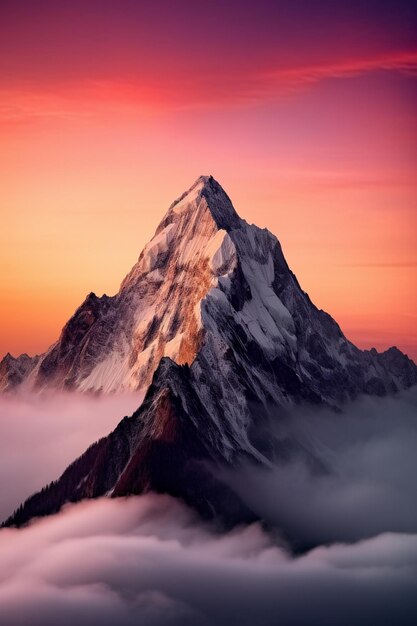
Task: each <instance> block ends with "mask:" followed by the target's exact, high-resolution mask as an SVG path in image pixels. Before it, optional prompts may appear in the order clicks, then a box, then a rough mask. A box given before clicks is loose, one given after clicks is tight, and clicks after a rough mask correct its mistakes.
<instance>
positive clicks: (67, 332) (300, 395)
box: [0, 176, 417, 523]
mask: <svg viewBox="0 0 417 626" xmlns="http://www.w3.org/2000/svg"><path fill="white" fill-rule="evenodd" d="M9 361H10V359H9ZM12 366H13V368H14V369H16V363H14V362H13V363H12ZM1 367H2V369H1V370H0V371H1V379H0V380H1V385H2V387H3V388H11V387H13V386H15V385H19V384H21V385H26V386H32V387H35V388H40V389H42V388H50V387H53V388H63V387H65V388H72V389H79V390H86V391H87V390H96V391H98V390H101V391H104V392H111V391H121V390H126V389H139V388H147V389H148V390H147V394H146V398H145V401H144V403H143V405H142V406H141V407H140V409H138V411H137V412H136V413H135V414H134V415H133V416H132V418H129V419H125V420H123V421H122V422H121V423H120V424H119V426H118V427H117V428H116V430H115V431H114V432H113V433H111V434H110V435H109V437H107V438H105V439H103V440H101V441H100V442H98V443H97V444H95V445H94V446H92V447H91V448H90V449H89V450H88V451H87V452H86V454H85V455H83V457H81V458H80V459H79V460H78V461H76V462H75V463H74V464H72V465H71V466H70V468H68V470H67V471H66V472H65V474H64V475H63V477H62V479H61V480H60V481H58V482H57V483H54V484H53V485H52V486H51V487H50V488H48V489H49V491H48V490H47V494H45V493H44V494H43V495H42V494H38V495H37V496H34V497H33V498H32V499H31V500H29V501H28V503H27V505H26V508H24V510H23V511H22V512H21V513H20V514H19V515H20V517H19V518H14V520H12V522H11V523H21V522H22V521H24V520H25V519H28V518H29V517H31V516H33V515H36V514H44V513H45V512H50V511H52V510H56V509H57V508H59V506H61V504H63V503H64V502H65V501H66V500H68V499H71V500H77V499H82V498H84V497H92V496H98V495H103V494H105V493H112V494H113V495H123V494H126V493H138V492H141V491H143V490H146V489H156V490H159V491H161V490H162V491H168V492H169V493H173V494H174V495H178V494H179V495H182V496H183V497H185V498H186V499H188V500H189V501H193V502H194V503H195V499H196V498H197V499H198V498H199V497H200V496H198V494H199V493H200V491H201V488H202V487H201V485H202V484H203V483H204V484H205V485H206V488H207V489H210V487H209V485H210V484H211V482H210V481H211V478H210V477H209V478H208V477H207V474H206V470H203V469H202V466H201V461H204V460H206V459H207V458H209V459H211V460H213V459H217V461H219V460H221V461H222V462H226V463H231V462H233V460H234V459H235V458H236V457H237V456H239V455H242V454H243V455H245V456H247V457H251V458H253V459H256V460H257V461H258V462H261V463H265V462H268V460H267V456H268V455H267V453H266V451H265V445H266V444H265V441H264V440H263V437H262V432H263V427H264V423H265V419H267V416H268V415H269V414H270V409H271V407H273V408H274V412H275V413H276V412H277V411H279V410H280V409H282V408H283V407H288V406H291V405H294V404H295V403H299V402H313V403H325V404H327V405H331V406H335V407H340V406H342V405H343V403H344V402H345V401H347V400H349V399H351V398H354V397H355V396H357V395H358V394H361V393H365V394H377V395H384V394H387V393H392V392H395V391H397V390H400V389H404V388H407V387H410V386H411V385H413V384H415V383H417V367H416V366H415V364H414V363H413V362H412V361H411V360H410V359H408V357H406V356H405V355H404V354H402V353H401V352H400V351H399V350H397V349H394V348H391V349H390V350H387V351H386V352H384V353H382V354H380V353H378V352H377V351H376V350H374V349H373V350H370V351H366V350H365V351H362V350H359V349H358V348H357V347H355V346H354V345H353V344H352V343H350V342H349V341H348V340H347V339H346V337H345V336H344V334H343V333H342V331H341V329H340V328H339V326H338V324H337V323H336V322H335V321H334V320H333V319H332V318H331V317H330V315H328V314H327V313H325V312H324V311H322V310H320V309H318V308H317V307H316V306H315V305H314V304H313V303H312V302H311V300H310V298H309V297H308V295H307V294H306V293H305V292H304V291H303V290H302V289H301V287H300V285H299V283H298V281H297V279H296V277H295V276H294V274H293V273H292V272H291V270H290V269H289V267H288V265H287V263H286V261H285V258H284V256H283V253H282V250H281V246H280V243H279V241H278V240H277V238H276V237H275V236H274V235H272V234H271V233H270V232H269V231H268V230H266V229H260V228H258V227H257V226H254V225H249V224H247V223H246V222H245V221H244V220H242V219H241V218H239V216H238V215H237V213H236V211H235V210H234V208H233V205H232V203H231V201H230V199H229V197H228V196H227V194H226V193H225V192H224V190H223V189H222V187H221V186H220V185H219V183H217V182H216V181H215V180H214V179H213V178H212V177H211V176H202V177H200V178H198V179H197V181H196V182H195V183H194V185H192V186H191V187H190V189H189V190H188V191H186V192H185V193H184V194H182V195H181V196H180V197H179V198H178V200H176V201H175V202H174V203H173V204H172V205H171V206H170V207H169V209H168V211H167V213H166V215H165V216H164V218H163V219H162V221H161V223H160V225H159V226H158V228H157V230H156V233H155V236H154V237H153V239H152V240H151V241H150V242H149V243H148V244H147V245H146V246H145V248H144V250H143V251H142V253H141V255H140V256H139V259H138V261H137V263H136V264H135V265H134V267H133V268H132V270H131V271H130V272H129V274H128V275H127V276H126V278H125V279H124V280H123V282H122V284H121V287H120V290H119V292H118V293H117V294H116V295H115V296H113V297H108V296H103V297H101V298H98V297H97V296H96V295H95V294H93V293H91V294H90V295H89V296H88V297H87V298H86V300H85V301H84V303H83V304H82V305H81V306H80V308H79V309H78V310H77V311H76V312H75V314H74V316H73V317H72V318H71V319H70V320H69V322H68V323H67V324H66V325H65V327H64V329H63V331H62V333H61V336H60V338H59V340H58V341H57V342H56V343H55V344H54V345H53V346H52V347H51V348H50V349H49V350H48V351H47V352H46V353H45V354H44V355H42V356H40V357H39V358H38V360H34V361H33V362H32V363H31V366H30V367H29V365H28V363H27V361H26V360H25V361H24V363H23V362H22V364H21V366H19V373H18V375H11V373H10V372H11V369H10V367H9V365H8V364H7V363H6V364H5V362H4V361H3V363H2V366H1ZM151 383H152V384H151ZM266 447H267V445H266ZM203 465H204V463H203ZM202 474H203V475H204V477H205V478H204V480H203V479H202ZM197 477H200V478H201V481H200V480H199V479H198V478H197ZM196 481H197V482H196ZM207 481H208V482H207ZM216 494H217V495H216V497H218V495H219V492H218V490H217V489H216ZM201 497H203V496H201ZM228 497H229V496H228ZM203 500H204V502H201V503H200V504H201V506H202V507H203V508H204V506H206V505H207V502H208V501H209V502H210V506H213V500H212V499H210V498H208V496H207V493H206V494H205V495H204V497H203ZM204 503H205V504H204ZM207 506H208V505H207Z"/></svg>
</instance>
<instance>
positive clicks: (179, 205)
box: [157, 175, 241, 232]
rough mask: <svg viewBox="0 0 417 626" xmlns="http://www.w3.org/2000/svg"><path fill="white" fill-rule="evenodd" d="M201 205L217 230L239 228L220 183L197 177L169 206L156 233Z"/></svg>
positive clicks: (238, 219)
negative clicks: (206, 210) (205, 208)
mask: <svg viewBox="0 0 417 626" xmlns="http://www.w3.org/2000/svg"><path fill="white" fill-rule="evenodd" d="M201 203H203V204H204V206H205V207H207V208H208V210H209V211H210V213H211V215H212V217H213V219H214V221H215V223H216V225H217V227H218V228H221V229H224V230H227V231H229V230H231V229H232V228H239V226H240V223H241V219H240V217H239V215H238V214H237V213H236V211H235V208H234V206H233V204H232V202H231V200H230V198H229V196H228V195H227V193H226V192H225V191H224V189H223V187H222V186H221V185H220V183H218V182H217V180H215V179H214V178H213V176H211V175H208V176H199V177H198V178H197V180H196V181H195V182H194V183H193V184H192V185H191V187H190V188H189V189H187V190H186V191H185V192H184V193H182V194H181V195H180V196H179V198H177V199H176V200H175V201H174V202H173V203H172V204H171V206H170V207H169V209H168V213H167V214H166V216H165V218H164V220H163V221H162V223H161V224H160V226H159V228H158V231H159V230H162V228H165V226H167V225H168V224H169V223H171V222H173V221H176V220H177V216H178V215H183V214H187V213H190V214H191V213H194V212H195V210H196V209H197V208H199V207H200V204H201ZM158 231H157V232H158Z"/></svg>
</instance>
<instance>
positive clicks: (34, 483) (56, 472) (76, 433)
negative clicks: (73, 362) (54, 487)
mask: <svg viewBox="0 0 417 626" xmlns="http://www.w3.org/2000/svg"><path fill="white" fill-rule="evenodd" d="M142 398H143V394H123V395H114V396H93V395H83V394H77V393H67V394H51V395H34V394H30V395H10V396H7V395H3V396H0V521H3V520H4V519H5V518H6V517H8V516H9V515H10V514H11V513H12V512H13V510H14V509H15V508H16V507H17V506H19V504H21V502H22V501H23V500H25V499H26V498H27V497H29V496H30V495H32V493H34V492H35V491H38V490H39V489H41V488H42V487H43V486H44V485H45V484H47V483H49V482H50V481H51V480H55V479H56V478H58V476H60V474H62V472H63V471H64V470H65V469H66V467H67V466H68V465H69V464H70V463H71V462H72V461H73V460H74V459H75V458H76V457H78V456H79V455H80V454H82V453H83V452H84V451H85V449H86V448H88V446H89V445H90V444H92V443H93V442H94V441H96V440H97V439H99V438H100V437H103V436H104V435H107V434H108V433H109V432H110V431H111V430H113V429H114V428H115V427H116V425H117V424H118V422H119V421H120V420H121V419H122V417H124V415H131V414H132V412H133V411H134V410H135V409H136V408H137V407H138V406H139V405H140V403H141V402H142Z"/></svg>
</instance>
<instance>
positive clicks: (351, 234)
mask: <svg viewBox="0 0 417 626" xmlns="http://www.w3.org/2000/svg"><path fill="white" fill-rule="evenodd" d="M413 5H414V8H413ZM416 26H417V8H416V6H415V3H414V2H411V1H409V2H405V1H403V0H396V1H392V2H384V1H381V0H379V1H376V0H375V1H374V0H370V1H361V2H357V1H355V0H353V1H337V0H333V1H329V0H324V1H320V2H314V1H308V0H303V1H302V0H292V1H289V0H288V1H285V2H281V1H279V0H276V1H269V2H267V1H265V0H256V1H245V0H240V1H239V2H234V1H229V2H227V1H224V2H219V1H211V2H208V1H206V2H199V1H197V0H194V1H193V2H191V1H181V0H179V1H177V2H172V0H171V1H166V2H165V1H157V0H153V1H146V0H144V1H142V0H136V1H134V0H130V1H126V0H120V1H116V0H114V1H112V2H108V1H106V0H96V1H90V0H68V1H66V0H50V1H41V0H40V1H37V0H33V1H30V2H28V1H27V0H26V1H22V0H10V1H7V0H2V2H1V4H0V133H1V142H0V198H1V205H0V206H1V229H0V267H1V273H0V281H1V285H0V289H1V291H0V293H1V307H0V356H2V355H3V354H4V353H6V352H7V351H10V352H12V353H13V354H14V355H16V354H18V353H20V352H28V353H30V354H33V353H36V352H43V351H44V350H45V349H46V348H47V347H48V345H49V344H51V343H52V342H53V341H54V340H55V339H56V338H57V337H58V334H59V332H60V329H61V327H62V325H63V324H64V323H65V321H66V320H67V319H68V318H69V316H70V315H71V314H72V313H73V312H74V310H75V308H76V307H77V306H78V305H79V304H80V303H81V302H82V300H83V299H84V298H85V296H86V294H87V293H88V292H90V291H94V292H95V293H97V294H98V295H101V294H102V293H104V292H105V293H108V294H113V293H115V292H116V291H117V290H118V287H119V284H120V282H121V280H122V278H123V277H124V275H125V274H126V273H127V272H128V270H129V269H130V267H131V266H132V265H133V264H134V263H135V261H136V259H137V257H138V255H139V253H140V251H141V249H142V247H143V246H144V244H145V243H146V242H147V241H148V240H149V239H150V238H151V236H152V234H153V232H154V230H155V228H156V226H157V225H158V223H159V221H160V220H161V218H162V216H163V214H164V212H165V211H166V209H167V208H168V206H169V204H170V203H171V202H172V201H173V200H174V199H175V198H176V197H177V196H179V195H180V194H181V193H182V192H183V191H184V190H185V189H186V188H188V187H189V186H190V185H191V184H192V183H193V181H194V180H195V179H196V178H197V177H198V176H199V175H200V174H212V175H213V176H214V177H215V178H216V179H217V180H218V181H219V182H220V183H221V184H222V185H223V187H224V188H225V190H226V191H227V193H228V194H229V195H230V197H231V199H232V201H233V203H234V205H235V207H236V209H237V211H238V213H239V214H240V215H241V216H242V217H244V218H245V219H247V220H248V221H249V222H255V223H256V224H258V225H259V226H262V227H263V226H266V227H268V228H269V229H270V230H271V231H272V232H274V233H275V234H276V235H277V236H278V238H279V239H280V241H281V243H282V246H283V250H284V253H285V255H286V257H287V260H288V262H289V264H290V266H291V268H292V269H293V271H294V272H295V273H296V275H297V277H298V278H299V280H300V283H301V285H302V287H303V288H304V289H305V290H306V291H307V292H308V293H309V295H310V296H311V298H312V299H313V301H314V302H315V303H316V304H317V305H318V306H319V307H320V308H323V309H325V310H327V311H328V312H329V313H330V314H331V315H333V317H335V318H336V319H337V321H338V322H339V323H340V325H341V327H342V329H343V330H344V332H345V333H346V334H347V336H348V337H349V339H351V340H353V341H354V342H356V343H357V344H358V345H359V346H361V347H367V348H368V347H371V346H376V347H377V348H378V349H385V348H387V347H388V346H390V345H397V346H398V347H400V348H401V349H403V350H404V351H405V352H406V353H408V354H409V356H412V357H413V358H417V329H416V321H417V306H416V305H417V284H416V283H417V281H416V276H417V247H416V240H417V177H416V172H417V167H416V166H417V125H416V110H417V41H416V34H415V33H416Z"/></svg>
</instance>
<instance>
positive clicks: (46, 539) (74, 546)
mask: <svg viewBox="0 0 417 626" xmlns="http://www.w3.org/2000/svg"><path fill="white" fill-rule="evenodd" d="M91 401H92V402H93V400H91ZM112 401H113V402H117V398H114V399H113V400H112ZM43 402H44V403H45V405H44V409H45V412H44V413H43V417H41V416H40V415H39V414H34V413H31V412H30V410H29V411H28V412H27V414H26V415H27V419H39V420H40V423H41V424H42V428H41V429H40V431H39V432H43V433H44V434H45V436H46V437H48V439H49V445H43V446H42V454H41V455H40V454H39V452H38V451H37V450H36V449H32V448H31V446H30V444H29V441H28V438H27V437H26V435H25V436H23V439H22V440H21V441H20V440H19V435H18V429H17V427H16V429H15V430H14V429H13V427H12V426H10V425H9V431H7V427H4V425H3V426H2V428H3V431H2V432H3V433H5V432H6V433H7V432H9V433H11V434H13V433H14V436H15V440H14V448H15V450H14V456H13V455H11V454H10V450H9V449H8V448H9V446H8V443H7V441H5V440H4V439H3V437H2V438H1V439H0V448H1V449H0V459H2V460H1V461H0V479H1V481H2V483H1V485H2V488H3V485H6V486H7V484H8V485H13V483H14V480H15V479H14V476H15V473H16V475H17V476H20V477H21V480H22V481H23V482H24V479H25V480H26V478H27V479H28V480H29V474H30V470H29V469H26V470H25V471H26V474H24V472H23V470H22V469H21V467H20V466H21V464H22V463H24V464H26V465H28V466H29V468H32V471H33V472H37V471H40V469H39V468H37V467H35V466H37V465H39V464H41V465H42V464H43V463H44V464H45V467H46V468H47V471H46V473H47V474H48V478H47V480H50V479H51V478H52V477H53V476H50V475H49V473H50V472H51V471H54V468H55V463H57V461H56V459H55V456H54V455H55V453H53V452H52V451H50V448H51V447H53V443H54V439H56V440H57V441H61V443H62V446H63V448H65V445H64V443H63V442H64V440H65V439H66V437H68V436H70V432H71V428H69V429H68V428H67V427H65V428H64V427H63V428H64V430H63V431H61V429H60V427H59V426H55V427H52V424H51V434H48V420H51V422H52V421H53V420H57V419H59V415H60V412H59V411H58V409H59V406H55V408H54V409H53V408H52V407H53V405H51V411H50V412H49V415H47V413H48V410H47V405H46V400H43ZM51 402H52V403H54V402H56V399H54V400H51ZM68 402H71V400H68ZM76 402H81V400H80V399H78V400H77V401H76ZM97 402H98V404H97V408H98V407H99V406H101V408H102V409H103V411H104V414H106V411H105V410H104V404H105V403H106V400H105V399H100V400H97ZM100 403H101V404H100ZM3 408H4V407H2V411H3ZM29 408H30V407H29ZM93 408H94V405H91V406H90V410H89V411H88V414H90V412H91V411H93ZM114 408H117V407H116V406H115V407H114ZM120 408H121V407H120ZM126 408H128V407H126ZM109 410H110V409H109ZM67 411H68V414H70V409H69V408H68V407H67ZM126 412H129V411H126ZM40 413H42V412H41V411H40ZM93 413H94V411H93ZM119 413H120V411H119ZM122 413H123V411H122ZM16 414H17V412H16V411H15V412H14V413H13V415H14V416H15V415H16ZM23 414H24V412H22V415H23ZM4 415H5V414H4V413H2V421H4ZM7 415H11V413H10V412H8V413H7ZM84 416H86V413H84ZM119 417H120V415H119ZM86 419H88V415H87V418H86ZM91 419H93V421H95V420H96V418H93V417H92V418H91ZM22 420H23V422H24V419H23V417H22ZM6 421H7V420H6ZM64 421H65V420H64ZM116 421H117V420H116ZM113 425H114V423H111V419H109V422H107V424H104V423H103V424H102V425H100V426H95V427H94V428H96V429H97V430H94V429H93V430H94V433H93V431H90V434H94V436H93V439H94V438H95V437H96V436H98V434H104V432H101V433H99V432H98V431H99V430H100V428H101V426H103V429H104V431H105V430H106V428H107V429H108V427H109V426H110V427H113ZM69 426H70V424H69ZM79 427H81V429H83V426H82V424H80V423H79V422H77V428H79ZM85 427H86V428H87V426H85ZM5 428H6V430H5ZM91 428H93V427H91ZM35 431H36V428H35V427H33V430H32V432H35ZM274 437H275V438H276V439H277V440H279V441H280V442H281V443H282V445H283V449H284V448H285V442H286V441H288V440H293V441H296V442H297V446H296V450H298V451H296V452H295V454H292V455H287V456H286V460H285V461H283V460H282V459H277V462H276V463H275V465H274V466H273V467H272V468H271V469H269V470H261V469H260V468H259V467H253V466H249V465H247V466H245V467H241V468H239V470H238V471H236V472H232V473H230V472H228V473H227V474H225V476H224V478H225V480H227V481H228V483H229V484H230V485H232V486H233V488H234V489H235V490H236V491H237V492H238V493H239V494H240V495H241V497H243V499H244V500H245V501H246V502H247V503H248V504H249V505H250V506H251V507H252V508H253V509H254V510H255V511H257V512H258V513H259V515H261V516H262V517H263V519H264V520H266V524H263V525H262V524H260V523H255V524H252V525H249V526H248V525H247V526H242V527H239V528H236V529H234V530H232V531H229V532H227V533H225V532H223V533H220V532H219V530H218V529H216V528H215V527H214V526H212V525H210V524H208V523H206V522H202V521H201V520H200V519H199V518H198V517H197V515H196V514H195V513H194V512H192V511H190V510H189V509H188V508H187V507H186V506H185V505H184V504H182V503H180V502H178V501H176V500H174V499H172V498H170V497H168V496H163V495H154V494H147V495H144V496H139V497H132V498H127V499H118V500H110V499H100V500H96V501H89V502H83V503H80V504H76V505H69V506H67V507H66V508H65V509H64V510H63V511H62V512H61V513H59V514H58V515H55V516H52V517H50V518H47V519H43V520H39V521H35V522H33V523H32V524H31V525H30V526H28V527H27V528H24V529H20V530H16V529H3V530H1V531H0V624H1V626H3V625H4V626H18V625H19V626H22V625H26V624H30V625H31V626H55V625H57V624H59V625H62V626H66V625H70V624H71V625H73V624H77V626H87V625H88V626H90V625H96V624H99V625H103V626H107V625H109V626H110V625H112V626H113V625H115V624H117V625H118V626H130V625H132V626H133V624H135V625H136V624H141V626H142V625H143V626H148V625H149V626H157V625H161V626H165V625H172V626H174V625H175V626H177V625H178V626H180V625H181V626H188V625H189V626H200V625H201V626H209V625H211V626H226V625H227V626H229V625H231V624H239V625H243V626H267V625H268V626H276V625H277V624H279V625H281V626H305V625H306V624H308V625H309V626H316V625H317V626H327V625H328V626H345V625H346V626H362V625H367V626H368V625H369V624H372V625H373V624H375V625H378V626H402V625H404V626H406V625H407V626H408V625H410V626H415V624H416V623H417V487H416V477H417V471H416V470H417V454H416V452H417V390H416V389H414V390H410V391H409V392H407V393H404V394H401V396H398V397H397V398H395V399H392V398H389V399H373V400H371V399H369V398H367V399H363V400H360V401H358V402H356V403H354V404H352V405H351V406H350V407H349V408H348V409H347V410H345V412H344V413H341V414H335V413H332V412H327V411H312V410H307V409H305V410H298V411H297V412H294V413H292V414H291V415H288V416H287V417H285V418H281V420H280V422H279V423H277V424H276V426H275V427H274ZM33 441H37V443H38V444H39V445H41V441H40V439H39V440H36V438H34V439H33ZM88 443H90V441H88V442H87V444H88ZM79 445H84V443H83V442H82V441H81V440H80V441H79V443H77V445H76V446H75V448H77V446H79ZM34 448H36V446H34ZM81 451H82V450H78V451H77V453H78V452H81ZM303 451H305V454H304V452H303ZM49 453H50V454H51V457H50V456H49ZM3 455H5V459H6V460H7V462H6V464H4V461H3ZM12 457H13V458H12ZM13 459H14V460H13ZM68 460H70V459H68ZM14 463H15V466H14V465H13V464H14ZM65 463H66V461H65ZM65 463H64V465H65ZM60 469H63V467H61V468H60ZM25 477H26V478H25ZM36 480H37V479H36ZM37 486H38V485H37ZM2 493H3V492H2ZM7 498H8V496H7V494H6V499H7ZM2 499H3V497H2ZM13 506H14V505H13ZM6 508H7V507H6ZM7 513H9V511H7ZM291 546H298V549H297V550H296V551H295V552H294V550H293V549H292V548H291ZM300 546H301V548H302V549H301V548H300ZM306 546H308V549H307V548H306Z"/></svg>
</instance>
